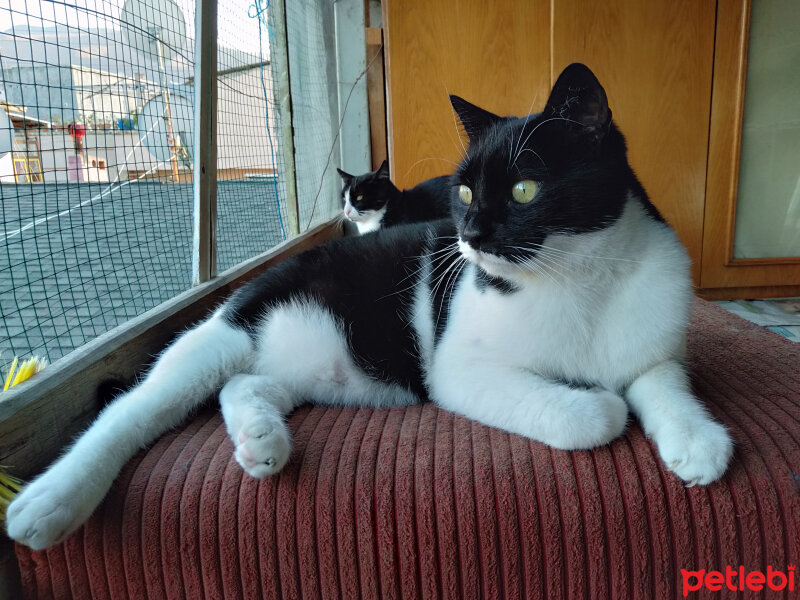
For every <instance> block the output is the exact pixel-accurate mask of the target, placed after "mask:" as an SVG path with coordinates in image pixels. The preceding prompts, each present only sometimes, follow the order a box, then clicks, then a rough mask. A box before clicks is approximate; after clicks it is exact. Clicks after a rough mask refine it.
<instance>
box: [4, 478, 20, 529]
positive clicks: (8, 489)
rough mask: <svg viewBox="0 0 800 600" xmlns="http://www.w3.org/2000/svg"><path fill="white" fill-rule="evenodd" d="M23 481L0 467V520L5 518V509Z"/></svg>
mask: <svg viewBox="0 0 800 600" xmlns="http://www.w3.org/2000/svg"><path fill="white" fill-rule="evenodd" d="M22 486H23V482H22V480H20V479H17V478H16V477H13V476H11V475H9V474H8V473H6V472H5V471H3V469H2V468H0V522H2V521H5V520H6V509H7V508H8V505H9V504H11V501H12V500H13V499H14V498H15V497H16V495H17V494H18V493H19V491H20V490H21V489H22Z"/></svg>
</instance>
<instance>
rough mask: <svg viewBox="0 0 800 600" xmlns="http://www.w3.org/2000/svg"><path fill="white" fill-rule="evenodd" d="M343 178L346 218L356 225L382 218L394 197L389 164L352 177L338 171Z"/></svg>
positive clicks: (343, 204) (394, 189)
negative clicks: (383, 212)
mask: <svg viewBox="0 0 800 600" xmlns="http://www.w3.org/2000/svg"><path fill="white" fill-rule="evenodd" d="M336 170H337V171H338V172H339V175H340V176H341V177H342V181H343V182H344V186H343V187H342V210H343V212H344V216H345V217H346V218H347V219H349V220H350V221H353V222H355V223H359V222H366V221H370V220H373V219H376V218H378V219H379V218H380V214H381V211H383V210H384V209H385V208H386V204H387V202H388V201H389V199H390V198H391V197H392V193H393V191H396V189H397V188H395V187H394V184H392V182H391V180H390V179H389V164H388V163H387V162H386V161H383V164H382V165H381V166H380V167H379V168H378V169H377V170H376V171H370V172H369V173H366V174H364V175H350V174H349V173H345V172H344V171H342V170H341V169H336Z"/></svg>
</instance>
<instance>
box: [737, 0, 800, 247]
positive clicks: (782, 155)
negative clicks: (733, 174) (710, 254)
mask: <svg viewBox="0 0 800 600" xmlns="http://www.w3.org/2000/svg"><path fill="white" fill-rule="evenodd" d="M798 8H799V6H798V3H797V2H796V0H759V1H758V2H753V4H752V9H751V14H750V47H749V51H748V63H747V83H746V91H745V106H744V126H743V128H742V150H741V163H740V173H739V195H738V199H737V208H736V234H735V237H734V247H733V255H734V257H735V258H774V257H781V256H800V34H798V32H800V10H798Z"/></svg>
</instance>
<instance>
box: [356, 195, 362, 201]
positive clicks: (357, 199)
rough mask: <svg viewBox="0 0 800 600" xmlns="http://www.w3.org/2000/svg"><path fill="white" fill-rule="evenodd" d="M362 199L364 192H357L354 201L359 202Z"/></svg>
mask: <svg viewBox="0 0 800 600" xmlns="http://www.w3.org/2000/svg"><path fill="white" fill-rule="evenodd" d="M363 199H364V194H359V195H358V196H356V202H361V201H362V200H363Z"/></svg>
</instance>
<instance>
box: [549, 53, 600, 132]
mask: <svg viewBox="0 0 800 600" xmlns="http://www.w3.org/2000/svg"><path fill="white" fill-rule="evenodd" d="M544 116H546V117H556V118H557V117H563V118H565V119H569V123H570V124H571V125H572V126H573V130H574V131H576V132H578V133H581V134H583V135H584V136H586V137H587V138H588V139H590V140H592V141H595V142H599V141H600V140H602V139H603V138H604V137H605V135H606V133H608V129H609V126H610V125H611V109H609V108H608V99H607V98H606V91H605V90H604V89H603V86H602V85H600V82H599V81H598V80H597V77H595V76H594V73H592V71H591V70H590V69H589V67H587V66H586V65H583V64H581V63H572V64H571V65H569V66H568V67H567V68H566V69H564V70H563V71H562V72H561V75H559V77H558V80H557V81H556V83H555V85H554V86H553V91H552V92H551V93H550V98H549V99H548V100H547V106H546V107H545V109H544Z"/></svg>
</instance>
